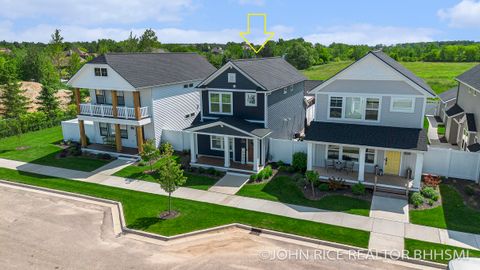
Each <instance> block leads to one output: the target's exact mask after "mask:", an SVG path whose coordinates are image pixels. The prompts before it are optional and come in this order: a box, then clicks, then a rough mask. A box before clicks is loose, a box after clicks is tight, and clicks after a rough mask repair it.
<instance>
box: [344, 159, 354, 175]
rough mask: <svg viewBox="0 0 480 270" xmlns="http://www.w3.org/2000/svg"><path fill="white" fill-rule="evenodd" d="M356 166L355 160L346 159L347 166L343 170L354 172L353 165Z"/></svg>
mask: <svg viewBox="0 0 480 270" xmlns="http://www.w3.org/2000/svg"><path fill="white" fill-rule="evenodd" d="M354 166H355V163H353V161H346V162H345V166H344V167H343V170H344V171H345V172H346V173H347V174H348V173H350V172H351V173H353V167H354Z"/></svg>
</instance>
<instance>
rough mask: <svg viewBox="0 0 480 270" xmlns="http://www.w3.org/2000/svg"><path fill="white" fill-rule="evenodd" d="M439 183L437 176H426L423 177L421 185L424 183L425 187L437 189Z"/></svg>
mask: <svg viewBox="0 0 480 270" xmlns="http://www.w3.org/2000/svg"><path fill="white" fill-rule="evenodd" d="M441 182H442V180H441V179H440V177H439V176H435V175H431V174H428V175H425V176H424V177H423V183H425V185H426V186H427V187H437V186H438V185H440V183H441Z"/></svg>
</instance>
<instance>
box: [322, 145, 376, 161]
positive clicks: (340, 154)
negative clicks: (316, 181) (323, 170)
mask: <svg viewBox="0 0 480 270" xmlns="http://www.w3.org/2000/svg"><path fill="white" fill-rule="evenodd" d="M329 146H337V147H338V160H340V161H344V160H343V147H350V148H358V150H359V153H358V158H360V147H359V146H354V145H352V146H349V145H339V144H326V145H325V159H329V158H328V147H329ZM365 148H366V149H373V150H374V151H375V152H374V156H373V163H367V159H365V164H366V165H375V164H377V157H378V151H377V149H375V148H372V147H365ZM366 154H367V152H366V151H365V155H366ZM347 161H351V160H347ZM351 162H353V163H355V164H359V163H360V161H351Z"/></svg>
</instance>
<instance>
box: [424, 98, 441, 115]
mask: <svg viewBox="0 0 480 270" xmlns="http://www.w3.org/2000/svg"><path fill="white" fill-rule="evenodd" d="M438 103H439V101H438V100H427V106H426V107H425V115H437V111H438Z"/></svg>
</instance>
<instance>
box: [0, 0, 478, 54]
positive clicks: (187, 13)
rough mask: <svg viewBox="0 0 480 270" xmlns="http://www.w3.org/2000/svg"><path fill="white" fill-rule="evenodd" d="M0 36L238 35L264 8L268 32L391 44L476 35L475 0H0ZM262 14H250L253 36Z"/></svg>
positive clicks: (180, 39) (172, 39)
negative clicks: (149, 32) (56, 31)
mask: <svg viewBox="0 0 480 270" xmlns="http://www.w3.org/2000/svg"><path fill="white" fill-rule="evenodd" d="M0 7H1V8H0V40H7V41H34V42H48V40H49V39H50V34H51V33H52V32H53V31H54V29H56V28H58V29H61V33H62V35H63V36H64V38H65V41H92V40H97V39H101V38H109V39H114V40H124V39H126V38H127V37H128V35H129V33H130V31H132V32H133V33H134V34H135V35H137V36H139V35H141V33H142V32H143V31H144V30H145V29H148V28H151V29H153V30H155V32H156V33H157V36H158V38H159V41H160V42H162V43H203V42H209V43H226V42H228V41H235V42H240V41H242V38H241V37H240V35H239V33H240V32H241V31H246V25H247V13H265V14H267V31H272V32H274V33H275V35H274V37H273V39H274V40H277V39H279V38H283V39H290V38H298V37H302V38H304V39H305V40H307V41H310V42H313V43H321V44H325V45H328V44H330V43H332V42H342V43H348V44H368V45H376V44H387V45H390V44H396V43H405V42H421V41H445V40H474V41H480V0H396V1H391V0H390V1H389V0H381V1H377V0H356V1H355V0H349V1H348V0H336V1H332V0H329V1H325V0H317V1H314V0H311V1H310V0H308V1H307V0H305V1H302V0H296V1H293V0H123V1H118V0H0ZM262 27H263V21H262V20H261V18H260V17H253V20H252V22H251V30H252V35H251V36H250V37H249V39H251V41H253V42H254V43H259V42H261V41H262V40H263V39H264V38H263V35H262V30H263V28H262Z"/></svg>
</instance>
